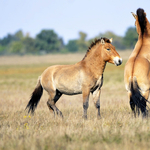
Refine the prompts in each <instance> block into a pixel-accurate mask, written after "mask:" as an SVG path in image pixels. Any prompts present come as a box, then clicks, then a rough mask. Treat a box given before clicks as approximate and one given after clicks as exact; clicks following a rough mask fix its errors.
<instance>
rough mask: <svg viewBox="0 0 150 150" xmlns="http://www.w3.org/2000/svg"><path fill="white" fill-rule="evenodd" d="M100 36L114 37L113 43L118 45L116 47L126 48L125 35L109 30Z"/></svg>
mask: <svg viewBox="0 0 150 150" xmlns="http://www.w3.org/2000/svg"><path fill="white" fill-rule="evenodd" d="M99 37H106V38H109V39H110V38H112V39H113V42H112V44H113V45H114V46H115V47H116V49H125V45H124V43H123V37H121V36H118V35H116V34H115V33H113V32H111V31H107V32H105V33H103V34H100V35H99Z"/></svg>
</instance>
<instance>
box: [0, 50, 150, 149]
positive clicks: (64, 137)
mask: <svg viewBox="0 0 150 150" xmlns="http://www.w3.org/2000/svg"><path fill="white" fill-rule="evenodd" d="M129 54H130V52H129V51H124V52H120V55H121V56H122V57H123V58H124V63H123V65H122V66H119V67H116V66H114V65H111V64H107V66H106V70H105V73H104V84H103V87H102V92H101V116H102V118H101V119H100V120H97V119H96V109H95V107H94V104H93V102H92V97H90V104H89V109H88V120H87V121H85V120H83V119H82V95H76V96H65V95H63V96H62V97H61V99H60V100H59V101H58V103H57V106H58V108H59V109H60V110H61V111H62V112H63V115H64V119H63V120H62V119H60V118H56V119H54V118H53V114H51V113H50V112H49V110H48V108H47V105H46V101H47V98H48V97H47V94H46V92H44V95H43V97H42V99H41V101H40V103H39V105H38V108H37V110H36V113H35V115H34V116H29V115H28V114H27V113H26V112H25V111H24V109H25V107H26V105H27V103H28V100H29V97H30V94H31V92H32V91H33V89H34V87H35V85H36V81H37V78H38V76H39V75H40V74H41V73H42V72H43V70H44V69H45V68H46V67H48V66H49V65H52V64H55V63H63V62H64V63H65V64H67V63H68V64H70V63H74V62H77V61H79V60H81V59H82V58H83V56H84V55H83V54H72V55H71V54H69V55H66V56H65V55H63V56H61V55H59V56H58V55H52V56H51V55H49V56H24V57H23V58H22V57H15V58H14V57H2V59H1V58H0V91H1V92H0V149H2V150H8V149H9V150H21V149H24V150H29V149H31V150H38V149H39V150H41V149H42V150H51V149H56V150H59V149H67V150H73V149H77V150H82V149H86V150H91V149H95V150H99V149H106V150H109V149H111V150H112V149H115V150H120V149H124V150H126V149H132V150H134V149H142V150H143V149H149V147H150V142H149V141H150V120H149V119H144V120H142V118H141V117H139V118H133V117H132V115H131V111H130V108H129V103H128V98H127V94H126V91H125V88H124V83H123V69H124V64H125V60H126V59H127V58H128V56H129ZM49 58H50V60H52V59H53V58H55V59H53V60H54V61H50V60H49ZM56 58H57V59H56ZM37 59H40V61H41V63H39V62H38V61H37ZM63 59H64V60H63ZM25 60H27V61H25ZM14 61H15V62H14ZM13 62H14V63H13Z"/></svg>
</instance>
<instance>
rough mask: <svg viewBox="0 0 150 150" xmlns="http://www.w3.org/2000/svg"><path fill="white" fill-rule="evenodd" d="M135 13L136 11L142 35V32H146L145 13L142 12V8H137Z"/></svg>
mask: <svg viewBox="0 0 150 150" xmlns="http://www.w3.org/2000/svg"><path fill="white" fill-rule="evenodd" d="M136 13H137V16H138V21H139V25H140V28H141V32H142V35H143V34H144V32H147V28H146V25H147V24H146V23H147V22H146V14H145V13H144V10H143V9H141V8H139V9H137V11H136Z"/></svg>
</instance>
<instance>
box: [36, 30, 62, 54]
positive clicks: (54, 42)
mask: <svg viewBox="0 0 150 150" xmlns="http://www.w3.org/2000/svg"><path fill="white" fill-rule="evenodd" d="M35 47H36V48H37V49H39V50H44V51H46V52H47V53H49V52H60V50H61V48H62V47H63V41H62V39H61V38H59V37H58V35H57V34H56V33H55V32H54V31H53V30H42V31H41V32H40V33H39V34H38V35H37V36H36V44H35Z"/></svg>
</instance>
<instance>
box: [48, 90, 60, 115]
mask: <svg viewBox="0 0 150 150" xmlns="http://www.w3.org/2000/svg"><path fill="white" fill-rule="evenodd" d="M61 95H62V93H60V92H59V91H58V90H56V91H53V92H51V93H50V94H49V99H48V101H47V106H48V108H49V110H50V111H51V110H52V111H53V112H54V116H55V115H56V114H57V115H60V116H61V117H63V115H62V112H61V111H60V110H59V109H58V108H57V107H56V105H55V103H56V102H57V101H58V99H59V98H60V97H61Z"/></svg>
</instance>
